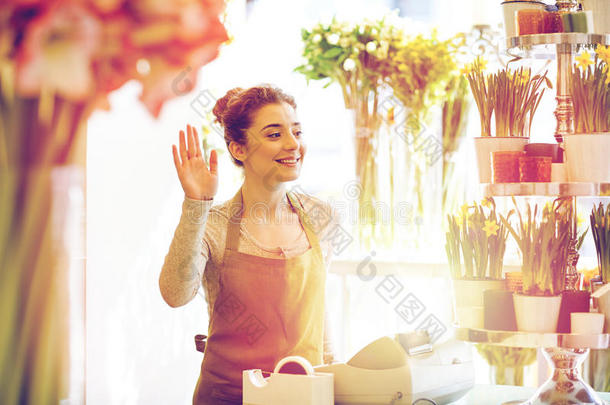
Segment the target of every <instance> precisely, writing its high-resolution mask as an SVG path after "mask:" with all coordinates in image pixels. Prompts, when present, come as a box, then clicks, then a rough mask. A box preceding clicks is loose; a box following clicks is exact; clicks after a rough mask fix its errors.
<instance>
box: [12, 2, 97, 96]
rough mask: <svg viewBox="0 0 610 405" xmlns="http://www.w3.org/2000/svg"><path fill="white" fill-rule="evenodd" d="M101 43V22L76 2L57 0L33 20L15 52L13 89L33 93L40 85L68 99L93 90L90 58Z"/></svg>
mask: <svg viewBox="0 0 610 405" xmlns="http://www.w3.org/2000/svg"><path fill="white" fill-rule="evenodd" d="M99 44H100V24H99V20H98V19H96V17H95V16H94V15H92V14H91V13H90V12H89V11H88V10H87V9H85V8H84V7H83V6H82V5H81V4H79V3H77V2H64V1H58V2H56V3H54V4H53V5H52V6H51V7H49V9H47V10H46V11H45V12H44V13H43V14H42V15H40V16H38V17H36V18H35V19H34V20H32V21H31V22H30V24H29V26H28V29H27V31H26V32H25V35H24V38H23V42H22V43H21V46H20V48H19V49H18V54H17V81H16V89H17V91H18V93H19V94H21V95H22V96H25V97H36V96H38V95H40V93H41V91H43V89H44V90H45V91H49V92H52V94H57V95H59V96H61V97H65V98H66V99H68V100H73V101H81V100H85V99H86V98H87V97H89V96H91V95H92V94H93V91H94V88H95V81H94V77H93V74H92V70H91V61H92V58H93V56H94V55H95V53H96V52H97V50H98V46H99Z"/></svg>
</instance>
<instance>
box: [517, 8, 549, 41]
mask: <svg viewBox="0 0 610 405" xmlns="http://www.w3.org/2000/svg"><path fill="white" fill-rule="evenodd" d="M515 13H516V19H517V35H530V34H542V33H543V32H544V29H545V24H544V15H545V13H546V11H543V10H533V9H529V10H518V11H516V12H515Z"/></svg>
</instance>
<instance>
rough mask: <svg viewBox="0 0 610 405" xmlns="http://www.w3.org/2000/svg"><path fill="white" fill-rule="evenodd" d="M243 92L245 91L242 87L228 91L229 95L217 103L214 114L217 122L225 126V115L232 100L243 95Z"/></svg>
mask: <svg viewBox="0 0 610 405" xmlns="http://www.w3.org/2000/svg"><path fill="white" fill-rule="evenodd" d="M243 91H244V90H243V89H242V88H241V87H235V88H233V89H231V90H229V91H227V94H225V95H224V96H223V97H221V98H219V99H218V100H217V101H216V104H215V105H214V109H213V110H212V113H213V114H214V116H215V117H216V121H218V122H219V123H220V124H221V125H224V115H225V113H226V111H227V109H228V108H229V103H230V102H231V100H232V99H234V98H236V97H239V94H241V93H242V92H243Z"/></svg>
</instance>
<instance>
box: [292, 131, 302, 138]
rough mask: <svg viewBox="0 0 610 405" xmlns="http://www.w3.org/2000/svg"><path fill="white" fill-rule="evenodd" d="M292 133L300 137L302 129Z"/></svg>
mask: <svg viewBox="0 0 610 405" xmlns="http://www.w3.org/2000/svg"><path fill="white" fill-rule="evenodd" d="M294 135H295V136H298V137H300V136H301V135H303V131H301V130H298V131H294Z"/></svg>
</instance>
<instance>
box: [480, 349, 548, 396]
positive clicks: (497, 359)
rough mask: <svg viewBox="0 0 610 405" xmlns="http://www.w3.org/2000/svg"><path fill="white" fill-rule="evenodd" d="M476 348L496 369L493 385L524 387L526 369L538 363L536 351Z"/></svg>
mask: <svg viewBox="0 0 610 405" xmlns="http://www.w3.org/2000/svg"><path fill="white" fill-rule="evenodd" d="M475 347H476V349H477V351H478V352H479V354H480V355H481V356H482V357H483V358H484V359H485V360H486V361H487V364H489V365H490V366H491V367H493V368H494V370H493V372H494V381H493V384H497V385H516V386H523V372H524V368H525V367H526V366H530V365H532V364H534V362H535V361H536V349H531V348H520V347H505V346H495V345H486V344H477V345H475ZM508 370H512V373H511V374H509V373H508ZM511 377H512V378H511Z"/></svg>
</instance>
